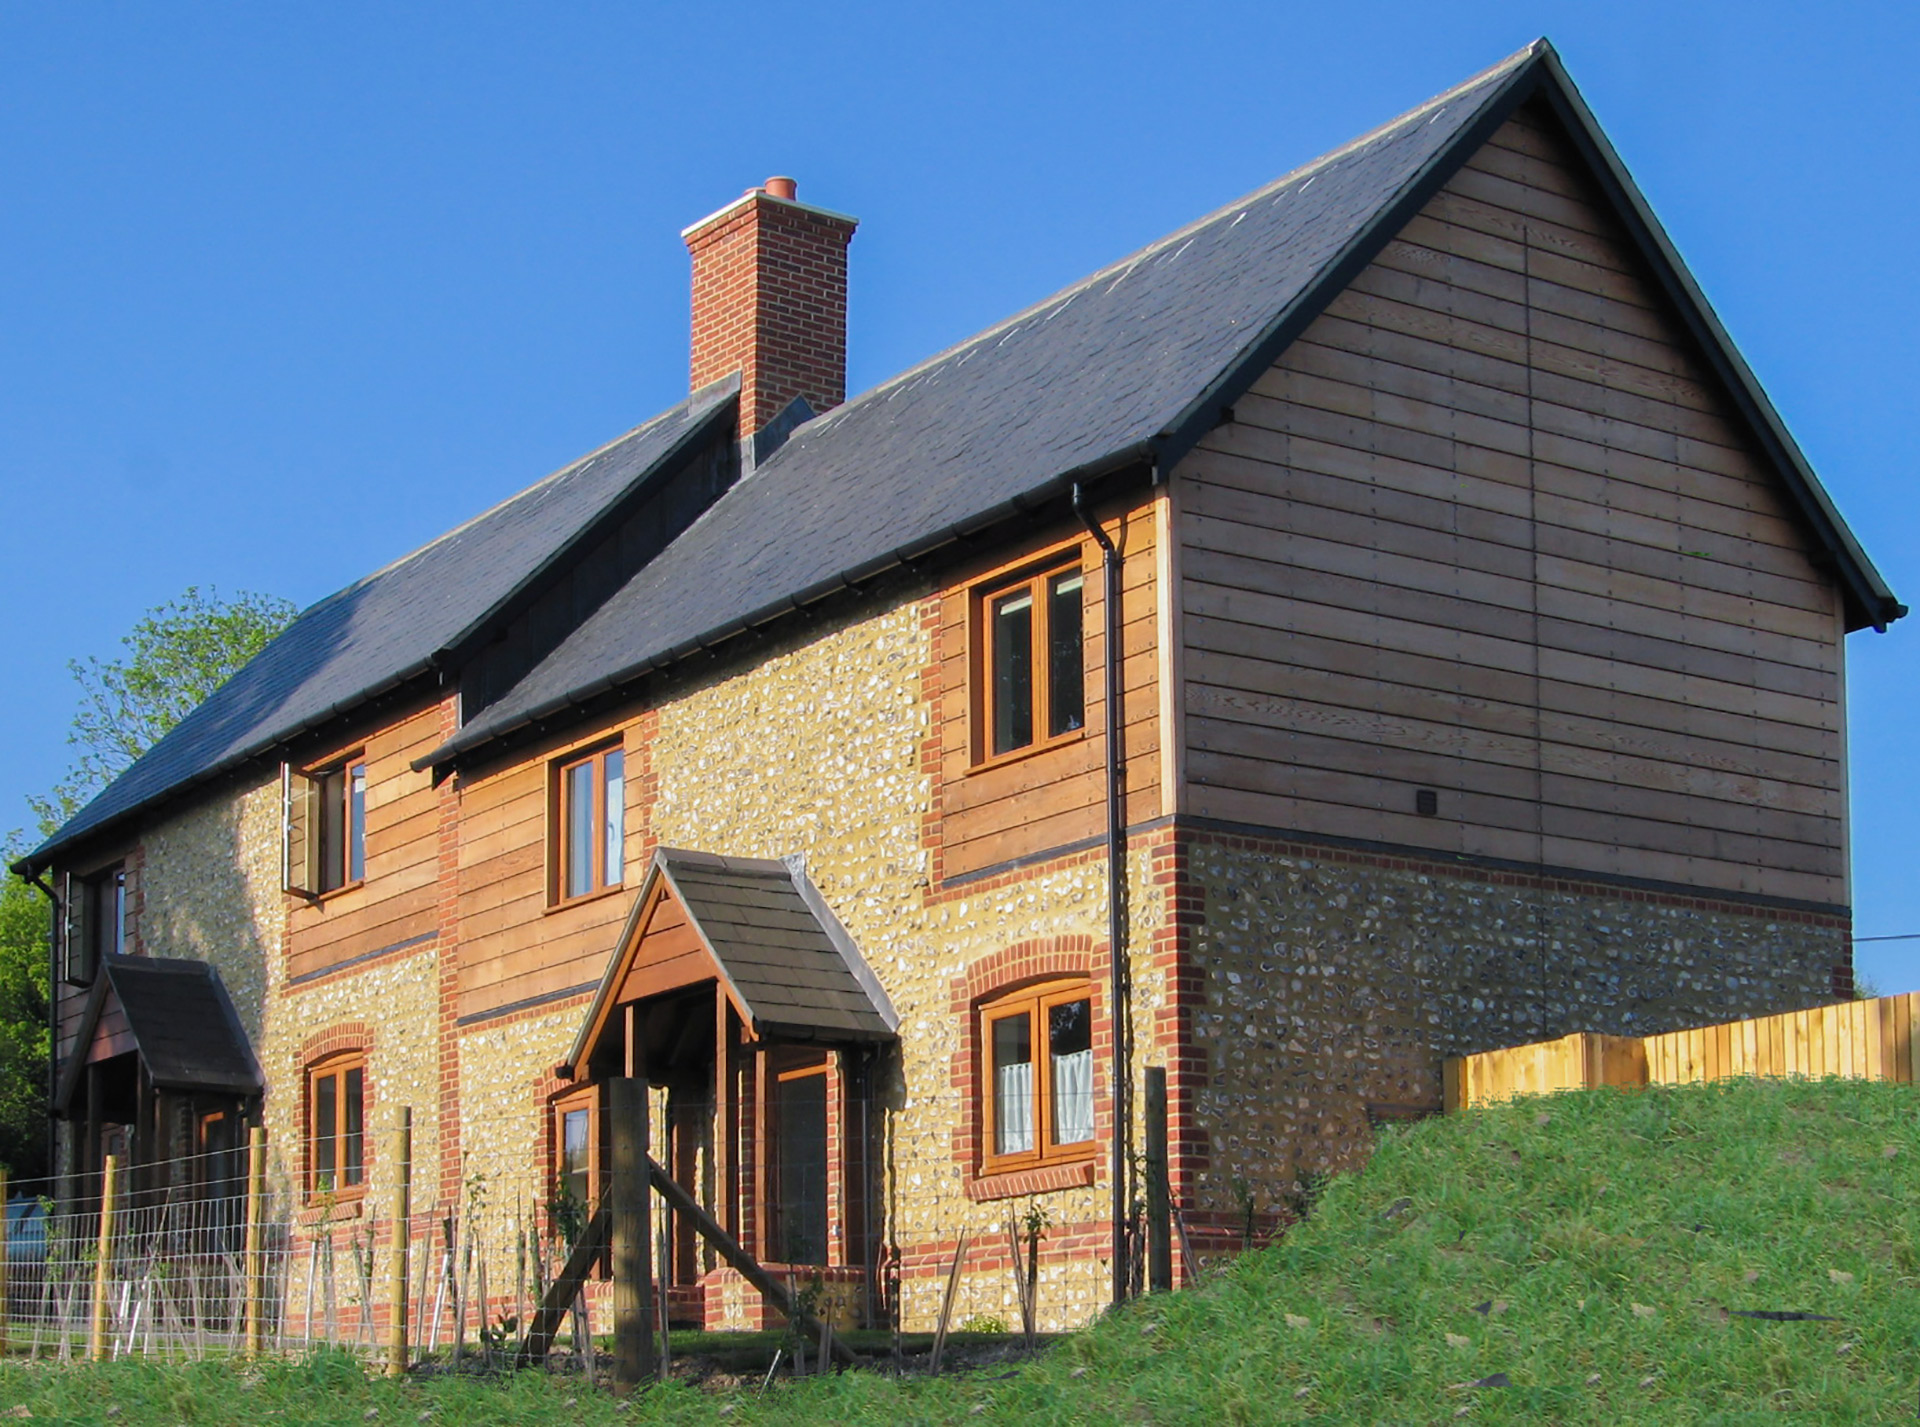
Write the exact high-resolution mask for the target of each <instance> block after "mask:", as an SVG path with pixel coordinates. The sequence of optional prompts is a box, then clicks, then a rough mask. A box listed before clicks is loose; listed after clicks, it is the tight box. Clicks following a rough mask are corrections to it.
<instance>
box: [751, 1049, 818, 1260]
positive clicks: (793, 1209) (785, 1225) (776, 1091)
mask: <svg viewBox="0 0 1920 1427" xmlns="http://www.w3.org/2000/svg"><path fill="white" fill-rule="evenodd" d="M828 1069H829V1066H828V1062H827V1059H826V1057H825V1056H805V1057H801V1058H799V1063H797V1064H796V1063H794V1062H793V1061H788V1063H787V1064H786V1065H785V1067H784V1068H774V1069H773V1070H772V1075H773V1084H772V1086H771V1090H772V1092H773V1093H772V1097H771V1099H772V1104H771V1106H770V1109H771V1111H772V1115H771V1118H772V1121H773V1125H772V1129H773V1133H772V1134H771V1135H769V1136H768V1138H767V1151H768V1159H769V1166H768V1167H769V1171H770V1173H769V1175H768V1185H767V1187H768V1189H769V1190H770V1191H771V1194H772V1199H773V1202H772V1203H771V1204H770V1205H768V1206H767V1221H768V1226H769V1228H770V1229H771V1231H772V1235H771V1239H772V1241H771V1243H770V1244H769V1249H770V1251H771V1257H772V1259H773V1261H774V1262H776V1263H789V1264H824V1263H825V1262H826V1261H827V1248H828V1242H827V1239H828V1219H829V1212H828V1211H829V1208H830V1198H831V1184H830V1177H829V1173H828V1162H827V1155H828V1150H827V1141H828V1134H827V1128H828V1127H827V1106H828V1091H829V1088H830V1081H829V1079H828V1074H827V1072H828Z"/></svg>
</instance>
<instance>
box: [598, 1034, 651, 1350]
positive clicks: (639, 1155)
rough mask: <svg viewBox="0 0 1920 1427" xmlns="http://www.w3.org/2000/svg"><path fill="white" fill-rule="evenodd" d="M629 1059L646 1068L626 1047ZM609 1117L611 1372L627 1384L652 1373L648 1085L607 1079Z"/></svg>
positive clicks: (631, 1078) (633, 1079) (627, 1078)
mask: <svg viewBox="0 0 1920 1427" xmlns="http://www.w3.org/2000/svg"><path fill="white" fill-rule="evenodd" d="M629 1055H630V1061H629V1063H630V1064H632V1065H635V1066H636V1067H644V1066H645V1064H646V1061H645V1059H644V1058H643V1057H641V1056H639V1055H638V1054H635V1053H633V1051H632V1050H631V1048H630V1049H629ZM607 1092H608V1104H607V1113H608V1116H609V1117H610V1119H611V1121H612V1126H611V1128H612V1138H613V1181H612V1184H611V1185H610V1186H609V1189H610V1191H611V1193H610V1197H611V1199H612V1201H613V1203H612V1220H613V1223H612V1230H613V1373H614V1379H615V1381H617V1382H619V1383H622V1384H625V1385H631V1384H633V1383H637V1382H639V1381H641V1380H642V1379H643V1378H646V1377H650V1376H652V1374H653V1364H654V1342H653V1262H652V1260H653V1243H652V1236H651V1235H650V1234H649V1233H648V1232H647V1219H648V1215H647V1195H648V1183H647V1083H646V1081H645V1080H643V1079H641V1078H639V1077H637V1076H621V1077H619V1078H618V1079H615V1080H612V1081H610V1082H608V1085H607Z"/></svg>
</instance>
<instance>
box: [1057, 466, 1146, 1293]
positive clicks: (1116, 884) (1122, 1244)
mask: <svg viewBox="0 0 1920 1427" xmlns="http://www.w3.org/2000/svg"><path fill="white" fill-rule="evenodd" d="M1158 474H1159V473H1158V468H1157V467H1156V469H1155V476H1156V479H1157V478H1158ZM1073 513H1074V514H1075V515H1077V516H1079V517H1080V523H1081V524H1082V525H1084V526H1086V528H1087V533H1088V534H1089V535H1091V536H1092V537H1093V538H1094V542H1095V543H1096V544H1097V545H1099V547H1100V553H1101V557H1102V558H1101V565H1102V569H1103V570H1104V572H1105V575H1106V583H1105V587H1104V594H1103V596H1102V598H1103V600H1104V603H1105V606H1106V614H1107V632H1106V641H1105V643H1104V645H1103V652H1102V654H1101V662H1102V663H1103V664H1104V665H1105V666H1106V668H1105V670H1104V672H1105V674H1106V690H1107V693H1106V702H1107V731H1106V742H1107V950H1108V963H1109V965H1108V972H1109V984H1110V986H1111V988H1112V1001H1111V1005H1110V1007H1109V1009H1108V1012H1107V1014H1108V1016H1109V1018H1110V1019H1111V1022H1112V1025H1113V1069H1112V1080H1113V1301H1114V1302H1115V1303H1116V1304H1120V1303H1125V1302H1126V1301H1127V1288H1128V1285H1129V1284H1130V1283H1131V1282H1132V1271H1131V1266H1130V1264H1129V1263H1128V1247H1129V1245H1128V1242H1127V1222H1128V1218H1129V1213H1128V1197H1129V1196H1128V1192H1127V1191H1128V1188H1129V1185H1128V1170H1129V1168H1130V1165H1129V1161H1128V1157H1127V1148H1128V1142H1129V1140H1130V1139H1131V1138H1132V1133H1133V1079H1132V1047H1131V1046H1130V1044H1129V1041H1130V1040H1131V1036H1130V1035H1129V1034H1128V1028H1129V1023H1130V1020H1131V1017H1130V1016H1129V1014H1128V1011H1129V1007H1128V997H1129V992H1130V984H1129V983H1130V982H1131V979H1132V978H1131V977H1129V976H1128V974H1127V949H1126V916H1127V901H1126V893H1127V862H1126V856H1127V848H1126V841H1127V839H1126V815H1127V814H1126V792H1127V789H1126V768H1127V762H1126V750H1125V748H1124V747H1123V746H1122V743H1121V738H1122V727H1123V725H1124V721H1125V720H1124V713H1125V711H1124V710H1123V709H1122V708H1121V705H1120V698H1121V694H1120V651H1121V644H1120V640H1121V630H1120V626H1121V609H1120V551H1119V549H1118V548H1117V547H1116V546H1115V545H1114V543H1113V541H1111V540H1109V539H1108V538H1107V532H1106V531H1104V530H1102V529H1101V528H1100V522H1099V521H1097V520H1095V519H1094V518H1093V516H1092V514H1091V513H1089V511H1088V510H1087V505H1086V496H1085V491H1084V489H1083V487H1082V486H1081V484H1080V482H1078V481H1075V482H1074V483H1073Z"/></svg>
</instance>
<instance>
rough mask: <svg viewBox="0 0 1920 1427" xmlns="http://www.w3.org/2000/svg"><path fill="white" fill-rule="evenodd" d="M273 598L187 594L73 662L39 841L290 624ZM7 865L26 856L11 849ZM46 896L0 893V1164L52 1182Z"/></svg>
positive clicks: (13, 844) (36, 804) (287, 611)
mask: <svg viewBox="0 0 1920 1427" xmlns="http://www.w3.org/2000/svg"><path fill="white" fill-rule="evenodd" d="M294 614H295V609H294V607H293V605H291V604H289V603H288V602H287V601H286V600H283V599H278V598H276V597H274V596H272V595H258V594H249V593H247V592H246V591H244V590H243V591H241V592H240V593H239V594H238V595H236V596H235V597H234V598H233V599H231V600H223V599H221V598H220V596H219V594H218V593H217V592H216V591H214V590H212V589H208V590H206V591H205V592H204V593H203V592H202V591H201V590H200V589H199V588H198V587H197V586H192V587H189V588H188V589H187V591H186V593H184V594H182V595H181V596H180V598H178V599H176V600H170V601H168V602H167V603H166V604H163V605H158V606H156V607H154V608H153V609H150V610H148V611H147V613H146V614H145V615H144V616H143V617H142V618H141V619H140V621H139V622H138V623H137V624H135V625H134V627H133V631H132V633H130V634H128V635H127V636H126V638H124V639H123V640H121V643H122V644H123V645H124V646H125V648H126V654H125V657H123V658H120V659H104V660H103V659H97V658H89V659H87V660H85V661H84V662H82V661H80V660H74V661H73V662H72V663H70V664H69V665H68V666H67V667H68V668H69V669H71V670H72V671H73V677H74V679H75V681H76V682H77V683H78V684H79V685H80V707H79V709H78V711H77V712H76V713H75V714H74V717H73V727H72V730H71V731H70V732H69V733H68V735H67V742H68V744H69V745H71V746H72V747H73V748H74V749H75V750H76V757H75V761H74V764H73V766H72V768H70V769H69V770H68V772H67V776H66V777H65V778H63V779H61V780H60V782H59V783H57V784H55V785H54V788H53V790H52V792H51V793H49V794H48V795H47V796H46V797H44V798H41V797H29V798H28V799H27V802H28V805H29V806H30V808H31V809H32V812H33V815H34V818H35V820H36V821H37V822H38V823H39V825H40V832H41V834H42V836H45V835H48V834H51V833H52V832H54V831H55V830H56V829H57V828H58V827H59V826H60V825H61V824H62V823H64V822H65V821H66V820H67V819H68V818H70V817H72V816H73V814H74V813H76V812H78V811H79V810H80V808H81V807H82V806H83V805H84V804H85V803H86V802H87V801H88V799H90V798H92V797H93V795H94V794H95V793H97V792H99V791H100V789H101V788H103V787H105V786H106V784H107V783H108V782H109V781H111V780H112V779H113V778H114V777H115V776H117V775H118V774H119V773H120V772H122V771H123V770H124V769H125V768H126V767H127V766H128V765H129V764H130V763H132V762H133V760H134V759H136V758H138V757H139V756H140V755H141V754H142V753H144V752H146V751H147V749H148V748H150V747H152V746H153V744H154V742H155V741H156V740H158V739H159V738H160V736H161V735H162V734H164V733H166V732H167V730H168V729H170V728H172V727H173V726H174V725H175V724H176V723H178V722H179V721H180V720H181V719H182V718H184V717H186V715H187V713H188V712H189V711H190V710H191V709H192V708H193V706H194V705H195V704H197V703H199V702H200V701H201V700H202V699H204V698H205V697H206V696H207V695H208V694H210V693H212V692H213V691H214V690H215V689H217V688H219V687H220V685H222V684H224V683H225V682H226V681H227V679H228V678H230V677H231V676H232V675H233V673H234V672H235V671H236V670H237V669H239V668H240V666H241V665H242V664H245V663H246V662H247V661H248V660H249V659H251V658H252V657H253V656H254V655H255V654H257V653H259V652H260V650H261V649H263V648H264V647H265V646H266V644H267V642H268V641H269V640H271V639H272V638H273V637H274V636H275V635H276V634H278V633H279V632H280V631H281V630H282V629H285V628H286V627H287V625H288V623H289V622H291V620H292V619H293V616H294ZM5 844H6V846H5V851H4V861H5V862H12V861H14V860H15V859H17V858H18V857H20V856H21V854H22V853H24V852H25V851H26V848H25V847H23V846H21V845H19V840H18V834H14V835H13V836H10V837H8V838H6V839H5ZM49 915H50V913H49V910H48V906H47V902H46V899H45V897H44V896H42V894H41V893H40V892H39V891H37V890H36V889H34V888H32V887H30V886H28V885H27V884H26V883H24V882H20V881H18V880H17V879H15V878H12V877H5V878H4V881H3V883H0V1163H4V1164H6V1165H7V1166H8V1167H9V1168H10V1169H11V1170H12V1172H13V1173H14V1174H15V1175H16V1176H20V1177H29V1176H36V1175H41V1174H45V1173H46V1172H47V1170H48V1165H47V1162H46V1133H47V1131H46V1124H47V1121H46V1086H47V1062H48V1056H49V1054H50V1046H49V1038H48V1033H47V1003H48V994H49V987H48V984H47V932H48V918H49Z"/></svg>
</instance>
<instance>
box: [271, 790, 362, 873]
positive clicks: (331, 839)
mask: <svg viewBox="0 0 1920 1427" xmlns="http://www.w3.org/2000/svg"><path fill="white" fill-rule="evenodd" d="M282 796H283V800H284V807H283V820H284V823H285V826H286V836H287V850H286V871H287V876H286V884H287V889H288V890H289V891H293V892H299V893H302V894H303V895H305V896H309V897H322V896H325V895H326V894H327V893H329V892H334V891H338V890H339V889H340V888H342V887H352V886H355V885H357V884H358V883H360V882H363V881H365V880H366V876H367V763H366V760H365V759H364V758H359V757H353V758H347V759H343V760H342V761H340V762H338V763H335V764H333V765H331V766H328V767H323V768H316V769H312V770H309V771H306V772H297V771H294V770H293V769H291V768H289V769H288V770H286V773H285V776H284V782H283V787H282Z"/></svg>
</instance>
